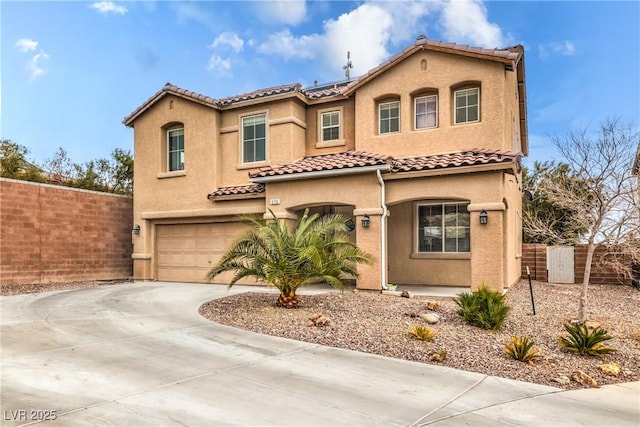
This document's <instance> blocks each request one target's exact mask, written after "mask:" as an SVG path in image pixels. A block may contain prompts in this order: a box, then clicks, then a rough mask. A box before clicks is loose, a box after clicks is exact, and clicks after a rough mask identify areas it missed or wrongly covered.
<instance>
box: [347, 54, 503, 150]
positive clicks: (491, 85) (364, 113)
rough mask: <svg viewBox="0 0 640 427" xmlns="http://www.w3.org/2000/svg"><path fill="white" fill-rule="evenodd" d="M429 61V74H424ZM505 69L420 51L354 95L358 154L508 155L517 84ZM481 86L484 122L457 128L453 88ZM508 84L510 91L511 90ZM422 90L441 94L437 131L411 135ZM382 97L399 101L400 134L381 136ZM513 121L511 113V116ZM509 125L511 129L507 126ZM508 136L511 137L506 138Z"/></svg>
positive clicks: (482, 120) (475, 60)
mask: <svg viewBox="0 0 640 427" xmlns="http://www.w3.org/2000/svg"><path fill="white" fill-rule="evenodd" d="M422 60H426V61H427V68H426V70H424V71H423V70H422V69H421V62H422ZM509 74H511V75H515V72H510V71H505V70H504V65H503V64H500V63H495V62H489V61H483V60H479V59H474V58H464V57H457V56H453V55H449V54H445V53H440V52H432V51H423V52H418V53H416V54H414V55H412V56H410V57H409V58H407V59H406V60H405V61H403V62H401V63H399V64H398V65H396V66H395V67H394V68H393V69H392V72H391V71H388V72H386V73H384V74H382V75H380V76H378V77H377V78H376V79H374V80H373V81H371V82H370V83H368V84H366V85H364V86H363V87H361V88H359V89H358V91H357V95H356V116H357V117H358V120H357V125H356V133H355V136H356V149H357V150H362V151H369V152H374V153H393V155H394V156H395V157H410V156H418V155H428V154H434V153H442V152H453V151H459V150H464V149H470V148H476V147H483V148H493V149H500V150H510V149H511V148H512V146H513V144H512V138H511V126H510V122H511V119H509V122H507V123H505V122H504V120H505V116H506V115H507V112H506V111H505V94H506V91H507V90H508V93H509V95H510V96H512V97H513V90H514V89H513V86H512V85H513V83H509V82H508V80H507V79H506V78H505V76H506V75H509ZM469 81H473V82H480V86H481V90H480V122H478V123H469V124H459V125H454V124H453V115H452V114H453V91H452V86H456V85H458V84H461V83H464V82H469ZM507 85H509V88H508V89H507ZM420 88H424V89H427V88H430V89H437V90H438V112H439V114H438V115H439V118H438V121H439V126H438V128H435V129H425V130H417V131H416V130H413V126H414V124H413V97H412V94H413V93H415V92H416V91H417V90H419V89H420ZM383 95H392V96H396V97H399V98H400V132H398V133H395V134H387V135H378V128H377V126H378V121H377V104H376V99H379V98H380V97H381V96H383ZM508 116H509V118H510V117H511V112H509V113H508ZM506 124H509V126H508V129H505V125H506ZM507 136H508V138H507Z"/></svg>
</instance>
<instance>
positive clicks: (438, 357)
mask: <svg viewBox="0 0 640 427" xmlns="http://www.w3.org/2000/svg"><path fill="white" fill-rule="evenodd" d="M446 358H447V350H440V351H434V352H433V353H431V354H430V355H429V361H430V362H444V359H446Z"/></svg>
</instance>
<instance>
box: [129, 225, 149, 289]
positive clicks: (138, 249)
mask: <svg viewBox="0 0 640 427" xmlns="http://www.w3.org/2000/svg"><path fill="white" fill-rule="evenodd" d="M136 225H139V226H140V230H139V232H137V233H135V232H133V230H132V231H131V241H132V243H133V254H132V255H131V258H133V279H134V280H153V276H152V268H151V259H152V255H151V251H150V249H149V248H150V247H151V242H152V238H153V229H152V227H153V225H152V224H151V221H146V220H141V219H138V220H137V221H136V222H135V224H134V228H135V227H136Z"/></svg>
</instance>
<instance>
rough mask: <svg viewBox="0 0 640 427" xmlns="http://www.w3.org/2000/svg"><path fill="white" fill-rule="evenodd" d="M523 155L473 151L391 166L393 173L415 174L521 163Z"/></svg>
mask: <svg viewBox="0 0 640 427" xmlns="http://www.w3.org/2000/svg"><path fill="white" fill-rule="evenodd" d="M520 158H521V155H520V154H519V153H514V152H511V151H498V150H488V149H472V150H468V151H460V152H457V153H448V154H435V155H431V156H421V157H410V158H406V159H397V160H394V161H393V164H392V166H391V171H392V172H396V173H397V172H414V171H424V170H430V169H444V168H454V167H459V166H478V165H486V164H490V163H514V162H515V163H519V162H520Z"/></svg>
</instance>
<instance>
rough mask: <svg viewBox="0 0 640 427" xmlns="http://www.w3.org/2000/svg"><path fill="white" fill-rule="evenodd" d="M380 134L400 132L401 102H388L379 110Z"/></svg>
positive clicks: (381, 105)
mask: <svg viewBox="0 0 640 427" xmlns="http://www.w3.org/2000/svg"><path fill="white" fill-rule="evenodd" d="M378 116H379V118H380V120H379V122H380V124H379V130H380V133H381V134H383V133H392V132H399V131H400V102H398V101H395V102H386V103H384V104H380V106H379V108H378Z"/></svg>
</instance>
